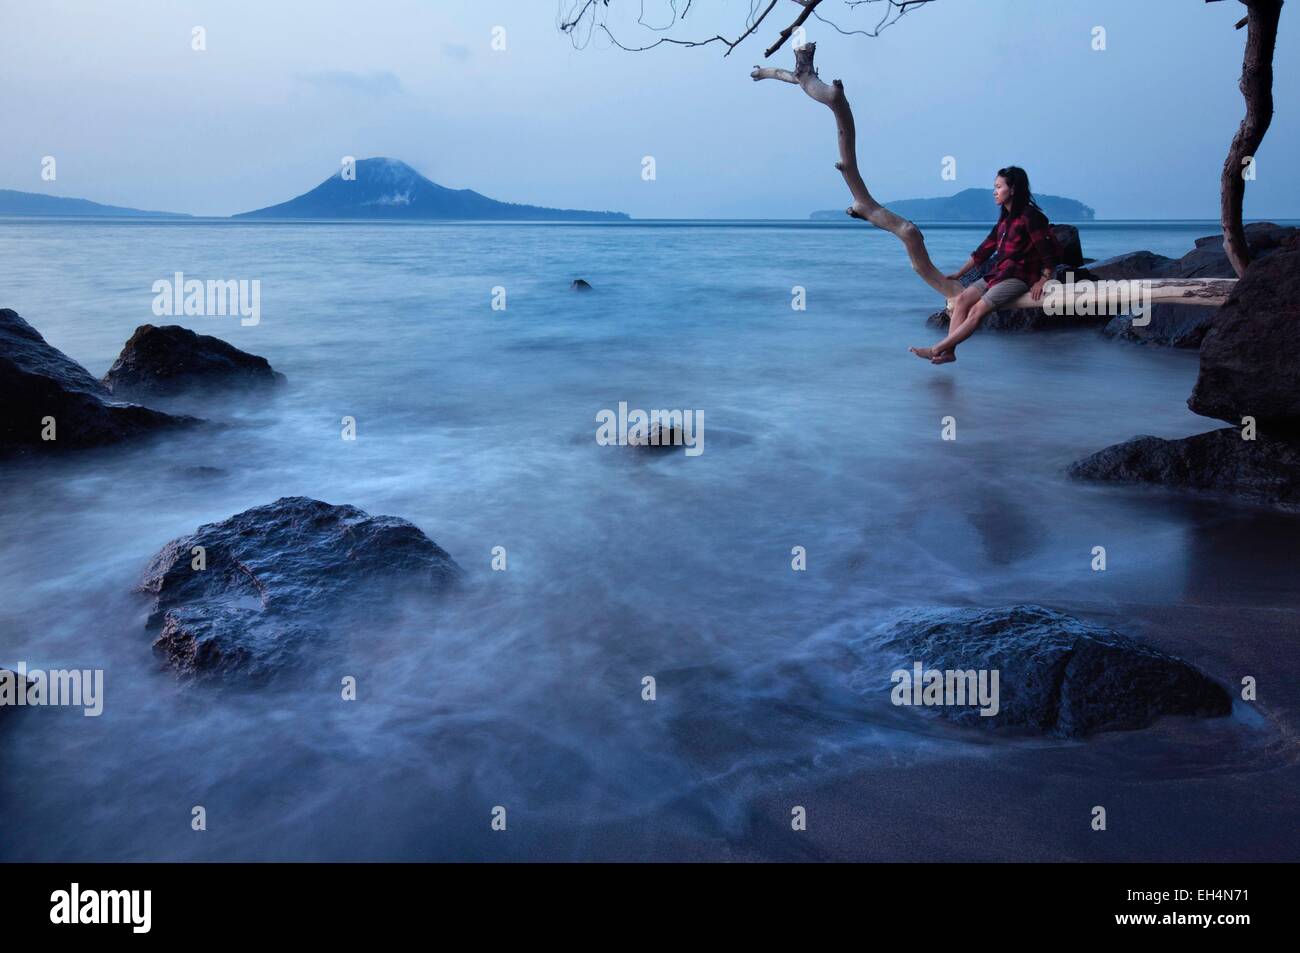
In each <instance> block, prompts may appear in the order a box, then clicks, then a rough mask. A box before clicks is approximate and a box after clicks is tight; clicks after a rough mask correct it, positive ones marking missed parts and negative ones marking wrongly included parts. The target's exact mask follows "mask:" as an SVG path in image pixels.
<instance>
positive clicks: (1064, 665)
mask: <svg viewBox="0 0 1300 953" xmlns="http://www.w3.org/2000/svg"><path fill="white" fill-rule="evenodd" d="M870 639H871V641H872V642H874V643H875V644H876V645H878V646H879V647H880V648H883V649H884V650H885V651H886V652H888V653H890V654H891V655H892V657H893V659H894V661H895V662H896V664H897V665H898V667H899V668H900V669H902V670H910V669H911V668H912V666H913V663H915V662H920V663H921V664H922V666H923V668H924V669H937V670H939V671H948V670H951V671H961V672H965V671H969V670H975V671H977V672H978V671H979V670H985V671H990V672H991V671H993V670H996V671H997V672H998V711H997V714H995V715H992V716H989V717H986V716H983V715H981V714H980V711H979V706H978V705H970V704H967V705H937V706H934V707H933V708H931V709H929V710H931V711H934V712H936V713H937V714H938V715H939V716H941V717H943V718H945V719H948V720H951V721H954V722H957V723H959V724H962V725H967V726H970V727H978V728H985V729H998V730H1002V729H1011V730H1018V731H1024V732H1030V733H1036V734H1044V735H1048V736H1051V737H1057V738H1079V737H1083V736H1086V735H1091V734H1095V733H1097V732H1103V731H1119V730H1132V729H1136V728H1144V727H1147V726H1148V725H1150V724H1151V723H1152V722H1154V721H1155V720H1156V719H1157V718H1160V717H1163V716H1166V715H1183V716H1195V717H1217V716H1222V715H1226V714H1228V712H1229V711H1230V710H1231V707H1232V703H1231V699H1230V697H1229V695H1228V693H1227V691H1226V690H1225V689H1224V688H1223V687H1222V686H1220V685H1219V684H1218V683H1216V682H1215V681H1213V680H1212V679H1211V678H1209V677H1208V676H1207V675H1205V674H1204V673H1202V672H1200V671H1199V670H1197V669H1196V668H1193V667H1192V666H1191V665H1189V664H1187V663H1186V662H1184V661H1182V660H1181V659H1178V658H1175V657H1173V656H1171V655H1167V654H1165V653H1164V652H1161V651H1158V650H1157V649H1155V648H1152V647H1151V646H1149V645H1146V644H1144V643H1142V642H1139V641H1138V640H1136V639H1133V638H1130V637H1128V636H1125V635H1121V634H1120V633H1118V632H1115V631H1112V630H1110V629H1107V628H1104V627H1102V626H1098V625H1094V624H1092V623H1089V622H1084V621H1081V620H1080V619H1076V618H1074V617H1072V616H1068V615H1065V614H1063V613H1060V612H1055V611H1053V610H1051V609H1045V608H1043V607H1042V606H1037V605H1015V606H1009V607H1003V608H995V609H917V610H911V611H906V612H902V613H900V614H898V615H897V616H896V617H895V618H893V619H892V620H890V621H889V622H887V623H885V624H884V625H883V626H881V627H880V628H879V629H877V630H875V631H874V632H873V633H872V634H871V636H870ZM888 677H889V673H888V672H883V671H872V672H871V673H866V672H864V671H859V672H858V673H856V675H855V681H856V682H857V684H858V685H859V686H861V685H864V684H871V685H878V687H879V690H880V691H881V692H882V693H884V692H886V691H888V690H889V688H890V685H889V682H888ZM990 684H991V683H990Z"/></svg>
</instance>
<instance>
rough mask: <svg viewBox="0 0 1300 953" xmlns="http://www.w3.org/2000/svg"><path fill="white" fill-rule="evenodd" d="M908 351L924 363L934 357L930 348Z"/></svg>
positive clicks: (914, 348)
mask: <svg viewBox="0 0 1300 953" xmlns="http://www.w3.org/2000/svg"><path fill="white" fill-rule="evenodd" d="M908 350H909V351H911V352H912V353H913V354H915V355H916V356H917V357H919V358H920V359H921V360H923V361H928V360H930V358H932V357H934V352H933V351H932V350H931V349H930V348H928V347H909V348H908Z"/></svg>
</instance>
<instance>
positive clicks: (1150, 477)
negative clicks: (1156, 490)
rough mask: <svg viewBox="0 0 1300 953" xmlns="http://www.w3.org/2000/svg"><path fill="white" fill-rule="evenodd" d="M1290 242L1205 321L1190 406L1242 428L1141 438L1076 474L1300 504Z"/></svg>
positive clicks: (1295, 273)
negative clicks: (1172, 437)
mask: <svg viewBox="0 0 1300 953" xmlns="http://www.w3.org/2000/svg"><path fill="white" fill-rule="evenodd" d="M1274 227H1276V226H1274ZM1288 241H1290V242H1291V243H1292V244H1293V245H1296V246H1297V247H1282V248H1276V249H1274V250H1273V252H1272V253H1270V254H1268V255H1265V256H1262V257H1260V258H1259V259H1258V260H1256V261H1255V262H1253V263H1252V264H1251V266H1250V267H1249V268H1248V269H1247V270H1246V274H1245V276H1244V277H1243V278H1242V279H1241V280H1240V281H1239V282H1237V285H1236V287H1235V288H1234V289H1233V291H1232V294H1231V295H1230V296H1229V298H1228V301H1227V303H1226V304H1224V305H1223V307H1221V308H1218V309H1217V310H1215V311H1214V312H1213V313H1212V314H1211V315H1210V317H1209V319H1208V321H1206V322H1205V323H1204V324H1203V325H1200V326H1199V333H1200V334H1202V335H1203V337H1204V340H1203V341H1202V343H1201V369H1200V376H1199V377H1198V378H1197V380H1196V386H1195V388H1194V389H1193V390H1192V396H1191V397H1190V398H1189V399H1188V401H1187V405H1188V406H1189V407H1190V408H1191V409H1192V410H1194V411H1195V412H1196V413H1198V414H1202V415H1204V416H1207V417H1217V418H1219V419H1222V420H1226V421H1228V422H1229V423H1231V424H1233V425H1234V426H1233V427H1227V428H1224V429H1221V430H1213V431H1210V432H1209V433H1202V434H1197V435H1196V436H1194V437H1185V438H1183V439H1181V440H1162V439H1160V438H1157V437H1135V438H1133V439H1132V440H1129V441H1127V442H1125V443H1121V444H1117V445H1115V446H1112V447H1107V448H1106V449H1105V450H1101V451H1098V452H1097V453H1094V454H1093V455H1092V456H1090V457H1087V458H1085V459H1083V460H1080V461H1078V462H1077V463H1075V464H1074V465H1073V466H1072V467H1071V468H1070V473H1071V474H1072V475H1073V476H1076V477H1079V478H1082V479H1088V480H1105V481H1113V482H1121V483H1151V484H1159V485H1161V486H1168V487H1177V488H1182V489H1189V490H1198V491H1207V492H1214V493H1219V494H1223V495H1226V496H1230V497H1232V498H1234V499H1238V500H1242V501H1245V502H1251V503H1264V504H1267V505H1270V506H1276V507H1280V508H1283V509H1300V341H1297V339H1296V333H1295V332H1296V329H1297V327H1300V307H1298V306H1297V301H1300V240H1297V239H1296V238H1294V237H1292V238H1289V239H1288ZM1175 310H1179V311H1191V310H1193V309H1192V308H1188V307H1182V308H1175ZM1157 311H1158V309H1157ZM1125 320H1127V319H1125ZM1191 320H1193V319H1189V321H1191ZM1155 323H1156V322H1155V320H1154V318H1153V321H1152V324H1153V325H1154V324H1155ZM1134 330H1135V331H1136V330H1137V329H1134ZM1189 333H1191V334H1195V333H1197V326H1193V328H1192V330H1191V331H1190V332H1189ZM1246 418H1252V419H1253V425H1247V423H1246ZM1239 427H1240V428H1241V429H1238V428H1239ZM1247 436H1253V437H1254V439H1244V438H1245V437H1247Z"/></svg>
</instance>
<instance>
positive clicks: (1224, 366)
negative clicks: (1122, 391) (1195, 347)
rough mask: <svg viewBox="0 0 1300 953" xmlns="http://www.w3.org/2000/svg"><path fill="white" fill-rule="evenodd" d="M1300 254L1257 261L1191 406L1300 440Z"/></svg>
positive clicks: (1229, 307) (1215, 325) (1212, 348)
mask: <svg viewBox="0 0 1300 953" xmlns="http://www.w3.org/2000/svg"><path fill="white" fill-rule="evenodd" d="M1298 330H1300V248H1296V249H1285V250H1282V251H1279V252H1278V253H1276V254H1274V255H1271V256H1269V257H1267V258H1262V259H1260V260H1258V261H1255V262H1252V263H1251V266H1250V267H1249V268H1248V269H1246V274H1245V276H1244V277H1243V278H1242V279H1241V280H1240V281H1239V282H1237V286H1236V287H1235V288H1234V289H1233V291H1232V294H1231V295H1230V296H1229V298H1228V301H1227V303H1226V304H1224V305H1223V307H1221V308H1220V309H1219V311H1218V314H1216V315H1215V317H1214V320H1213V321H1212V322H1211V324H1210V328H1209V330H1208V331H1207V333H1206V335H1205V341H1204V343H1202V345H1201V370H1200V375H1199V376H1198V377H1197V379H1196V386H1195V387H1194V388H1193V389H1192V395H1191V397H1190V398H1188V401H1187V406H1188V407H1190V408H1191V409H1192V410H1193V411H1195V412H1196V413H1198V414H1202V415H1203V416H1206V417H1217V418H1219V419H1220V420H1226V421H1228V422H1229V423H1231V424H1237V425H1239V424H1240V423H1241V419H1242V417H1245V416H1249V417H1254V418H1255V421H1256V425H1257V426H1258V427H1259V429H1260V430H1261V431H1265V432H1268V433H1270V434H1288V435H1290V434H1296V435H1300V337H1297V331H1298Z"/></svg>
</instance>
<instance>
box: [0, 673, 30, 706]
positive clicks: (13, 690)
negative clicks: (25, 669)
mask: <svg viewBox="0 0 1300 953" xmlns="http://www.w3.org/2000/svg"><path fill="white" fill-rule="evenodd" d="M30 684H31V680H30V679H22V680H21V682H20V680H19V675H18V673H17V672H15V671H14V670H13V669H11V668H5V667H4V666H0V718H2V717H3V716H4V713H5V712H6V711H8V710H9V709H10V708H17V707H18V705H17V700H18V692H19V691H20V690H26V685H30ZM20 685H22V688H21V689H20ZM20 710H21V709H20Z"/></svg>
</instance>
